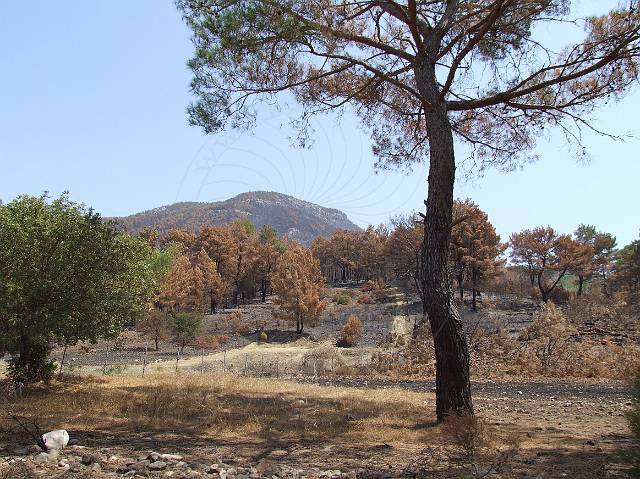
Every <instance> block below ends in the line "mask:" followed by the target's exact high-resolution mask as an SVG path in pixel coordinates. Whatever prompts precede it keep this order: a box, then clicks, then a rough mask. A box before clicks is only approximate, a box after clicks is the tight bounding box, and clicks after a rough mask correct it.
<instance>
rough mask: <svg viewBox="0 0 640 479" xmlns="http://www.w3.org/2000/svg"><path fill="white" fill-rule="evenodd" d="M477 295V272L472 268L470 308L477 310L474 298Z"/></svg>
mask: <svg viewBox="0 0 640 479" xmlns="http://www.w3.org/2000/svg"><path fill="white" fill-rule="evenodd" d="M477 296H478V272H477V271H476V270H475V269H474V270H473V271H472V272H471V309H473V311H477V310H478V305H477V301H476V298H477Z"/></svg>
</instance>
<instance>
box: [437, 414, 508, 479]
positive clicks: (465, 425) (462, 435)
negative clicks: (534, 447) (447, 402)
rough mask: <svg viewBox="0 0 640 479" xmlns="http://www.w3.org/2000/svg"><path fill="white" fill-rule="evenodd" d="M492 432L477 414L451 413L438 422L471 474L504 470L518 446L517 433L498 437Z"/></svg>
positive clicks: (485, 475)
mask: <svg viewBox="0 0 640 479" xmlns="http://www.w3.org/2000/svg"><path fill="white" fill-rule="evenodd" d="M496 432H497V431H496V430H495V429H494V428H492V427H490V426H489V425H488V424H486V423H485V421H484V420H483V419H482V418H479V417H477V416H463V415H456V414H452V415H450V416H448V417H447V419H446V420H445V422H444V424H443V425H442V434H443V435H444V437H445V438H446V439H448V442H449V443H450V444H451V445H452V446H454V447H455V448H456V449H458V451H459V452H460V453H461V462H462V463H463V464H466V466H467V467H468V468H469V469H470V472H471V477H474V478H481V477H489V476H493V475H494V474H500V473H502V472H504V470H505V469H506V468H507V465H508V463H509V462H511V461H512V460H513V458H514V457H515V455H516V454H517V452H518V450H519V449H520V438H519V437H516V436H513V435H511V436H509V437H506V438H499V437H498V435H497V433H496ZM462 477H467V476H462Z"/></svg>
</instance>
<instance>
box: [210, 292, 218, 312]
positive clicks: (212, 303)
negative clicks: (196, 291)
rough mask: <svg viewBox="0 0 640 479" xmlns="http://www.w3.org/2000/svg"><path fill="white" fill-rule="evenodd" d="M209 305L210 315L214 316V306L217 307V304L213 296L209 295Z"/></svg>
mask: <svg viewBox="0 0 640 479" xmlns="http://www.w3.org/2000/svg"><path fill="white" fill-rule="evenodd" d="M210 303H211V314H216V306H217V302H216V300H215V299H214V296H213V295H211V301H210Z"/></svg>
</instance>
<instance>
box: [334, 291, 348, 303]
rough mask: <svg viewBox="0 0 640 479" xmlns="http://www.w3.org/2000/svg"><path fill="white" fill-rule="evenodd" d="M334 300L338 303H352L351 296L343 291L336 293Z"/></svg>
mask: <svg viewBox="0 0 640 479" xmlns="http://www.w3.org/2000/svg"><path fill="white" fill-rule="evenodd" d="M334 301H335V302H336V304H341V305H345V304H349V303H351V298H350V297H349V296H348V295H346V294H344V293H341V294H338V295H336V297H335V299H334Z"/></svg>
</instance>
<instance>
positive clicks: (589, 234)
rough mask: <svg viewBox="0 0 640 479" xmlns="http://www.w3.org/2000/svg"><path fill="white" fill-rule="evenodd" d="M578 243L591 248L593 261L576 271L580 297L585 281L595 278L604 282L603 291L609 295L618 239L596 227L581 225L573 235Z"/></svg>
mask: <svg viewBox="0 0 640 479" xmlns="http://www.w3.org/2000/svg"><path fill="white" fill-rule="evenodd" d="M573 236H574V238H575V240H576V241H577V242H579V243H580V244H582V245H585V246H588V247H589V248H591V260H590V261H589V262H588V263H586V264H585V265H583V267H582V268H579V269H577V270H575V271H574V273H575V274H576V275H577V276H578V296H580V295H582V292H583V290H584V283H585V281H587V280H589V279H592V278H593V277H594V275H595V277H597V278H599V279H600V281H601V282H602V289H603V291H604V292H605V294H607V293H608V287H607V284H608V280H609V274H610V272H611V269H612V268H613V260H614V257H615V251H616V238H615V236H612V235H611V234H609V233H603V232H601V231H597V230H596V227H595V226H591V225H580V226H578V229H576V231H575V232H574V233H573Z"/></svg>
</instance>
